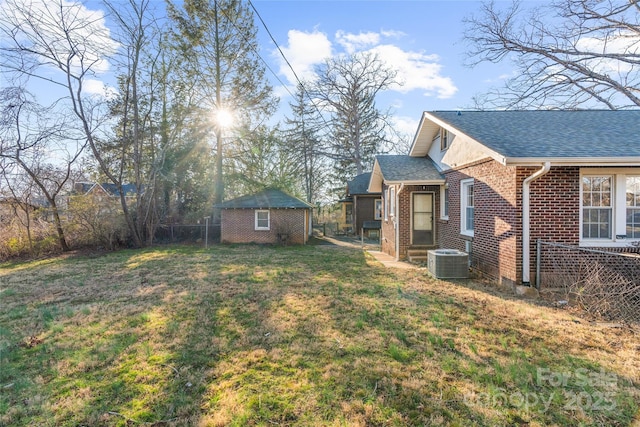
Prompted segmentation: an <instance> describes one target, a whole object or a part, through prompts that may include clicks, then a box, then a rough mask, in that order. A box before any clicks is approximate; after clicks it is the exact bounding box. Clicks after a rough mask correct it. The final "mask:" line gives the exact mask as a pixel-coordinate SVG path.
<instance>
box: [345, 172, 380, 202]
mask: <svg viewBox="0 0 640 427" xmlns="http://www.w3.org/2000/svg"><path fill="white" fill-rule="evenodd" d="M370 180H371V172H365V173H361V174H360V175H356V176H355V178H353V179H352V180H351V181H348V182H347V195H350V196H353V195H362V194H370V193H369V181H370ZM374 194H375V193H374Z"/></svg>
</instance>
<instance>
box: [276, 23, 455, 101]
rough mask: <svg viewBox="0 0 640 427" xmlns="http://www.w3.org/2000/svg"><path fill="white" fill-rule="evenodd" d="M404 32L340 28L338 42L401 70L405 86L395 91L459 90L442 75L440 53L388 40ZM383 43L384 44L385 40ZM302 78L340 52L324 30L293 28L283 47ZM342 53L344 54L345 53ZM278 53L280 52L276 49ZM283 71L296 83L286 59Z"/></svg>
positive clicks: (443, 94) (448, 93)
mask: <svg viewBox="0 0 640 427" xmlns="http://www.w3.org/2000/svg"><path fill="white" fill-rule="evenodd" d="M403 36H405V34H404V33H402V32H400V31H394V30H382V31H380V32H377V33H376V32H371V31H369V32H360V33H358V34H355V33H349V32H346V31H342V30H340V31H337V32H336V34H335V43H336V44H337V45H338V46H340V47H341V48H342V49H343V50H344V52H346V53H355V52H360V51H368V52H371V53H375V54H377V55H378V57H379V58H380V59H381V60H382V61H384V62H385V63H386V64H388V66H390V67H392V68H394V69H396V70H397V71H398V80H400V81H401V82H403V85H402V86H394V87H393V88H392V90H395V91H397V92H400V93H408V92H411V91H414V90H421V91H423V94H424V95H425V96H436V97H438V98H440V99H445V98H450V97H452V96H453V95H454V94H455V93H456V92H457V91H458V88H457V87H456V86H455V84H454V83H453V81H452V80H451V78H449V77H445V76H443V75H442V65H441V64H440V63H439V60H440V58H439V56H438V55H435V54H426V53H424V52H414V51H406V50H403V49H401V48H400V47H398V46H396V45H394V44H390V43H387V42H386V41H387V39H390V38H395V39H398V38H401V37H403ZM383 42H384V43H383ZM282 51H283V52H284V54H285V56H286V57H287V59H288V60H289V62H290V63H291V66H292V67H293V69H294V70H295V72H296V74H297V75H298V77H299V78H300V79H305V80H313V79H314V78H315V74H314V67H315V66H316V65H318V64H320V63H322V62H323V61H324V60H325V59H326V58H329V57H330V56H331V55H332V54H339V53H340V52H336V51H334V49H333V44H332V42H331V40H330V39H329V38H328V36H327V35H326V34H325V33H322V32H319V31H317V30H314V31H313V32H304V31H299V30H290V31H289V33H288V46H287V47H284V48H283V49H282ZM344 52H343V53H344ZM276 53H277V52H276ZM280 63H281V65H280V72H281V74H283V75H285V76H286V77H287V79H288V80H289V82H290V83H292V84H295V83H296V81H295V78H294V77H293V73H292V72H291V70H290V69H289V67H288V66H287V65H286V63H285V62H284V60H282V59H281V60H280Z"/></svg>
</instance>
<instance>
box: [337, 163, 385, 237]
mask: <svg viewBox="0 0 640 427" xmlns="http://www.w3.org/2000/svg"><path fill="white" fill-rule="evenodd" d="M370 178H371V172H367V173H363V174H360V175H357V176H356V177H355V178H353V179H352V180H351V181H348V182H347V194H346V197H345V198H344V199H342V200H340V203H341V205H342V215H341V222H340V225H339V228H340V230H341V231H344V232H351V233H355V234H358V235H359V234H360V233H364V234H365V236H366V237H378V236H379V232H380V225H381V220H382V199H381V193H380V192H379V191H378V192H369V189H368V187H369V181H370Z"/></svg>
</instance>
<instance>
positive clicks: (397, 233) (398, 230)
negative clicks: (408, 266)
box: [393, 183, 404, 261]
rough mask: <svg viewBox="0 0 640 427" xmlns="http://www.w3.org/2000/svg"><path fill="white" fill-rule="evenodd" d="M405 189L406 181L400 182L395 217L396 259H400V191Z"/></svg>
mask: <svg viewBox="0 0 640 427" xmlns="http://www.w3.org/2000/svg"><path fill="white" fill-rule="evenodd" d="M403 189H404V183H402V184H400V188H399V189H398V191H397V192H396V211H395V212H394V215H395V217H394V218H393V225H394V227H395V229H396V261H400V221H398V217H399V216H400V203H399V202H400V193H401V192H402V190H403Z"/></svg>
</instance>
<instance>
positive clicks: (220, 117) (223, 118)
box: [216, 109, 233, 128]
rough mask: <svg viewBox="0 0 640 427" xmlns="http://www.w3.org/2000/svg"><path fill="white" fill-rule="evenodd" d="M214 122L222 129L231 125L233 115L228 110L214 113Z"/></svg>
mask: <svg viewBox="0 0 640 427" xmlns="http://www.w3.org/2000/svg"><path fill="white" fill-rule="evenodd" d="M216 121H217V122H218V125H220V126H222V127H223V128H228V127H230V126H231V125H233V114H231V112H230V111H229V110H224V109H220V110H218V111H217V113H216Z"/></svg>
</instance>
